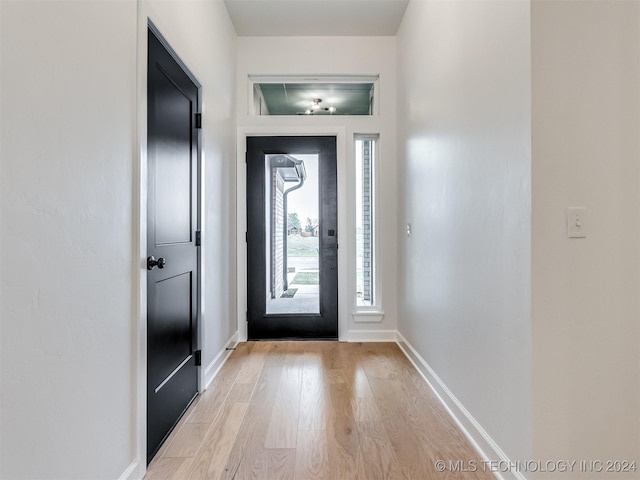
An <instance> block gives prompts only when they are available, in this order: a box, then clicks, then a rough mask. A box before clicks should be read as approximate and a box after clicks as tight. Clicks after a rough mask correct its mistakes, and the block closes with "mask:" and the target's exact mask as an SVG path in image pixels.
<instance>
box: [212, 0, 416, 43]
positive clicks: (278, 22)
mask: <svg viewBox="0 0 640 480" xmlns="http://www.w3.org/2000/svg"><path fill="white" fill-rule="evenodd" d="M224 3H225V5H226V6H227V10H228V12H229V15H230V17H231V21H232V22H233V25H234V26H235V29H236V32H237V33H238V35H240V36H341V35H345V36H351V35H362V36H378V35H380V36H387V35H395V34H396V32H397V31H398V27H399V26H400V22H401V21H402V17H403V15H404V11H405V9H406V8H407V4H408V3H409V0H224Z"/></svg>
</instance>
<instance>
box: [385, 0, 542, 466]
mask: <svg viewBox="0 0 640 480" xmlns="http://www.w3.org/2000/svg"><path fill="white" fill-rule="evenodd" d="M529 22H530V11H529V2H527V1H513V2H504V1H481V2H473V1H470V2H467V1H451V2H441V1H413V2H411V3H410V4H409V7H408V9H407V12H406V14H405V17H404V21H403V24H402V25H401V29H400V32H399V34H398V64H399V79H398V91H399V99H398V119H399V127H398V132H399V133H398V143H399V166H400V179H399V193H400V199H399V202H400V206H399V210H398V212H399V214H398V223H397V224H396V227H395V228H396V232H397V233H398V235H400V236H401V238H400V241H399V269H400V271H399V283H398V288H399V305H400V309H399V315H398V318H399V320H398V327H399V331H400V333H401V334H402V335H403V336H404V337H405V338H406V339H407V340H408V342H409V343H410V344H411V345H412V346H413V347H414V348H415V349H416V350H417V352H418V353H419V354H420V355H421V356H422V357H423V358H424V359H425V360H426V362H427V363H428V364H429V365H430V366H431V368H432V369H433V370H434V371H435V372H436V374H437V375H438V376H439V377H440V379H441V380H442V381H443V382H444V383H445V384H446V385H447V387H448V388H449V389H450V390H451V392H452V393H453V395H454V396H455V397H456V398H457V400H458V401H459V402H461V403H462V405H463V406H464V407H466V409H467V410H468V411H469V412H470V414H471V415H472V416H473V417H474V418H475V419H476V420H477V421H478V422H479V423H480V425H481V426H482V427H483V428H484V429H485V430H486V432H487V433H488V435H489V436H490V437H491V438H492V439H493V440H494V441H495V442H496V443H497V444H498V445H499V446H500V447H502V449H503V450H504V451H505V453H506V454H507V455H508V456H509V457H511V458H515V459H520V458H521V459H529V458H530V457H531V385H530V383H531V332H530V330H531V329H530V320H531V318H530V295H529V294H530V234H531V228H530V222H531V212H530V188H531V186H530V183H531V177H530V169H531V162H530V148H531V144H530V142H531V140H530V112H531V110H530V101H531V97H530V60H531V59H530V50H529V49H530V43H529V40H530V23H529ZM407 222H410V223H412V225H413V236H412V237H406V236H405V235H404V234H403V232H404V229H405V226H406V223H407ZM486 453H487V454H489V452H486Z"/></svg>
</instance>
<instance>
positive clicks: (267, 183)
mask: <svg viewBox="0 0 640 480" xmlns="http://www.w3.org/2000/svg"><path fill="white" fill-rule="evenodd" d="M337 216H338V215H337V165H336V138H335V137H330V136H323V137H249V138H247V264H248V267H247V270H248V271H247V322H248V337H249V339H251V340H260V339H284V338H301V339H303V338H320V339H336V338H338V237H337V220H338V218H337Z"/></svg>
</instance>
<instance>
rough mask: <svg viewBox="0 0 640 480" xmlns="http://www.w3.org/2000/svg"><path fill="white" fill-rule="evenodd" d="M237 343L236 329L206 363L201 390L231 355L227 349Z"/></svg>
mask: <svg viewBox="0 0 640 480" xmlns="http://www.w3.org/2000/svg"><path fill="white" fill-rule="evenodd" d="M237 344H238V332H237V331H236V332H235V333H234V334H233V335H232V336H231V338H230V339H229V340H228V341H227V343H226V344H225V346H224V347H222V350H220V351H219V352H218V354H217V355H216V356H215V358H214V359H213V360H211V363H210V364H209V365H207V368H206V369H205V371H204V382H203V384H204V388H203V390H206V389H207V388H208V387H209V385H210V384H211V382H212V381H213V379H214V378H215V376H216V375H217V374H218V372H219V371H220V368H222V365H224V362H226V361H227V358H229V355H231V352H232V350H229V349H230V348H233V347H235V346H236V345H237Z"/></svg>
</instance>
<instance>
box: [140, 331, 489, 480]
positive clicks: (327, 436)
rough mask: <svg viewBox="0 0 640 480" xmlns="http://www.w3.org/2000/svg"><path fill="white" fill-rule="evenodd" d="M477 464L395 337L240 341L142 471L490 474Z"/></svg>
mask: <svg viewBox="0 0 640 480" xmlns="http://www.w3.org/2000/svg"><path fill="white" fill-rule="evenodd" d="M437 460H443V461H444V462H445V465H446V466H447V467H449V466H451V465H458V467H461V468H459V470H461V469H463V468H464V467H465V466H469V465H473V462H475V465H477V466H478V468H477V470H478V471H476V472H469V471H459V470H458V471H455V470H456V469H455V468H446V469H445V471H444V472H438V471H437V470H436V466H435V463H436V461H437ZM456 462H458V463H456ZM481 466H482V462H481V459H480V458H479V457H478V455H477V453H476V452H475V451H474V449H473V448H472V447H471V445H470V444H469V442H468V441H467V440H466V438H465V437H464V435H463V434H462V433H461V432H460V431H459V429H458V428H457V426H456V425H455V423H454V422H453V421H452V420H451V418H450V417H449V416H448V414H447V412H446V411H445V410H444V408H443V407H442V406H441V405H440V403H439V402H438V400H437V399H436V397H435V395H434V394H433V392H432V391H431V389H430V388H429V386H428V385H427V384H426V383H425V382H424V380H423V379H422V377H420V375H419V374H418V372H417V371H416V370H415V369H414V368H413V366H412V365H411V363H409V361H408V360H407V359H406V357H405V356H404V355H403V353H402V352H401V351H400V349H399V348H398V346H397V345H395V344H393V343H362V344H360V343H338V342H247V343H241V344H239V345H238V346H237V348H236V350H235V351H234V352H233V353H232V354H231V356H230V357H229V359H228V361H227V362H226V364H225V365H224V366H223V367H222V369H221V371H220V372H219V374H218V375H217V377H216V378H215V379H214V380H213V382H212V384H211V385H210V386H209V388H208V389H207V390H206V391H205V392H204V393H203V394H202V395H200V396H199V397H198V398H197V400H196V401H195V402H194V404H193V405H192V406H191V408H190V409H189V411H187V413H186V414H185V416H184V417H183V418H182V420H181V421H180V423H179V425H178V426H177V427H176V429H175V431H174V432H173V433H172V435H171V437H170V438H169V439H168V440H167V442H166V443H165V445H163V447H162V448H161V449H160V452H158V455H157V456H156V458H155V459H154V460H153V462H152V463H151V464H150V465H149V469H148V472H147V475H146V477H145V479H146V480H170V479H175V480H216V479H224V480H243V479H261V480H278V479H291V480H314V479H320V480H352V479H353V480H377V479H389V480H395V479H410V480H414V479H415V480H429V479H439V480H442V479H446V480H453V479H465V480H466V479H478V480H484V479H492V478H493V476H492V475H491V474H490V473H489V472H484V471H482V470H483V469H482V468H481ZM467 470H468V469H467Z"/></svg>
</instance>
